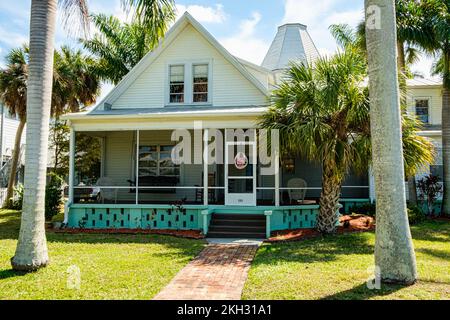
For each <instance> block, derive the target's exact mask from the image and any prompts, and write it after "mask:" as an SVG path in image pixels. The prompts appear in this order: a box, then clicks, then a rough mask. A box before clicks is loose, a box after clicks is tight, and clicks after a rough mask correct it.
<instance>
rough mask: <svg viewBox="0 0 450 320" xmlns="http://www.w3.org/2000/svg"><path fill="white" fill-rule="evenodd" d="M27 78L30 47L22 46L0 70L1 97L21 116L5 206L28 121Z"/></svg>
mask: <svg viewBox="0 0 450 320" xmlns="http://www.w3.org/2000/svg"><path fill="white" fill-rule="evenodd" d="M27 78H28V48H27V47H25V46H24V47H22V48H17V49H13V50H11V51H10V52H9V53H8V55H7V56H6V68H5V69H2V70H0V99H1V100H2V101H3V103H4V105H5V106H6V107H7V108H8V110H9V112H10V113H11V114H12V115H13V116H17V117H18V118H19V125H18V127H17V130H16V137H15V140H14V150H13V155H12V159H11V168H10V172H9V178H8V188H7V191H6V199H7V201H6V202H5V207H8V206H9V205H10V203H9V199H11V198H12V197H13V192H14V186H15V184H16V172H17V167H18V162H19V154H20V149H21V145H20V142H21V140H22V134H23V129H24V127H25V122H26V114H27V113H26V107H27V98H26V97H27Z"/></svg>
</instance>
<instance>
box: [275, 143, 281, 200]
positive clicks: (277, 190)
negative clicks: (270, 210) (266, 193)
mask: <svg viewBox="0 0 450 320" xmlns="http://www.w3.org/2000/svg"><path fill="white" fill-rule="evenodd" d="M274 161H275V163H274V168H275V206H276V207H279V206H280V154H279V152H278V150H277V151H275V156H274Z"/></svg>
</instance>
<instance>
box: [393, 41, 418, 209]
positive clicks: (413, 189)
mask: <svg viewBox="0 0 450 320" xmlns="http://www.w3.org/2000/svg"><path fill="white" fill-rule="evenodd" d="M397 65H398V70H399V71H400V72H401V73H402V74H406V58H405V44H404V43H403V41H400V40H397ZM402 79H403V78H402ZM401 86H404V88H405V89H406V88H407V86H406V83H405V82H404V81H403V83H401ZM406 104H407V101H406V94H405V95H402V97H401V106H404V107H405V108H406ZM408 195H409V202H410V203H412V204H417V186H416V178H415V177H414V176H413V177H410V178H408Z"/></svg>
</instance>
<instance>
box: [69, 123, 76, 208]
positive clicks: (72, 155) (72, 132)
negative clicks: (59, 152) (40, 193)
mask: <svg viewBox="0 0 450 320" xmlns="http://www.w3.org/2000/svg"><path fill="white" fill-rule="evenodd" d="M69 143H70V144H69V204H72V203H73V190H74V189H73V187H74V183H75V130H74V129H73V128H72V127H71V128H70V142H69Z"/></svg>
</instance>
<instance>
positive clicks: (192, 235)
mask: <svg viewBox="0 0 450 320" xmlns="http://www.w3.org/2000/svg"><path fill="white" fill-rule="evenodd" d="M50 231H51V232H54V233H66V234H159V235H168V236H174V237H179V238H187V239H204V238H205V236H204V235H203V234H202V233H201V231H199V230H169V229H157V230H151V229H148V230H147V229H78V228H67V229H51V230H50Z"/></svg>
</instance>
